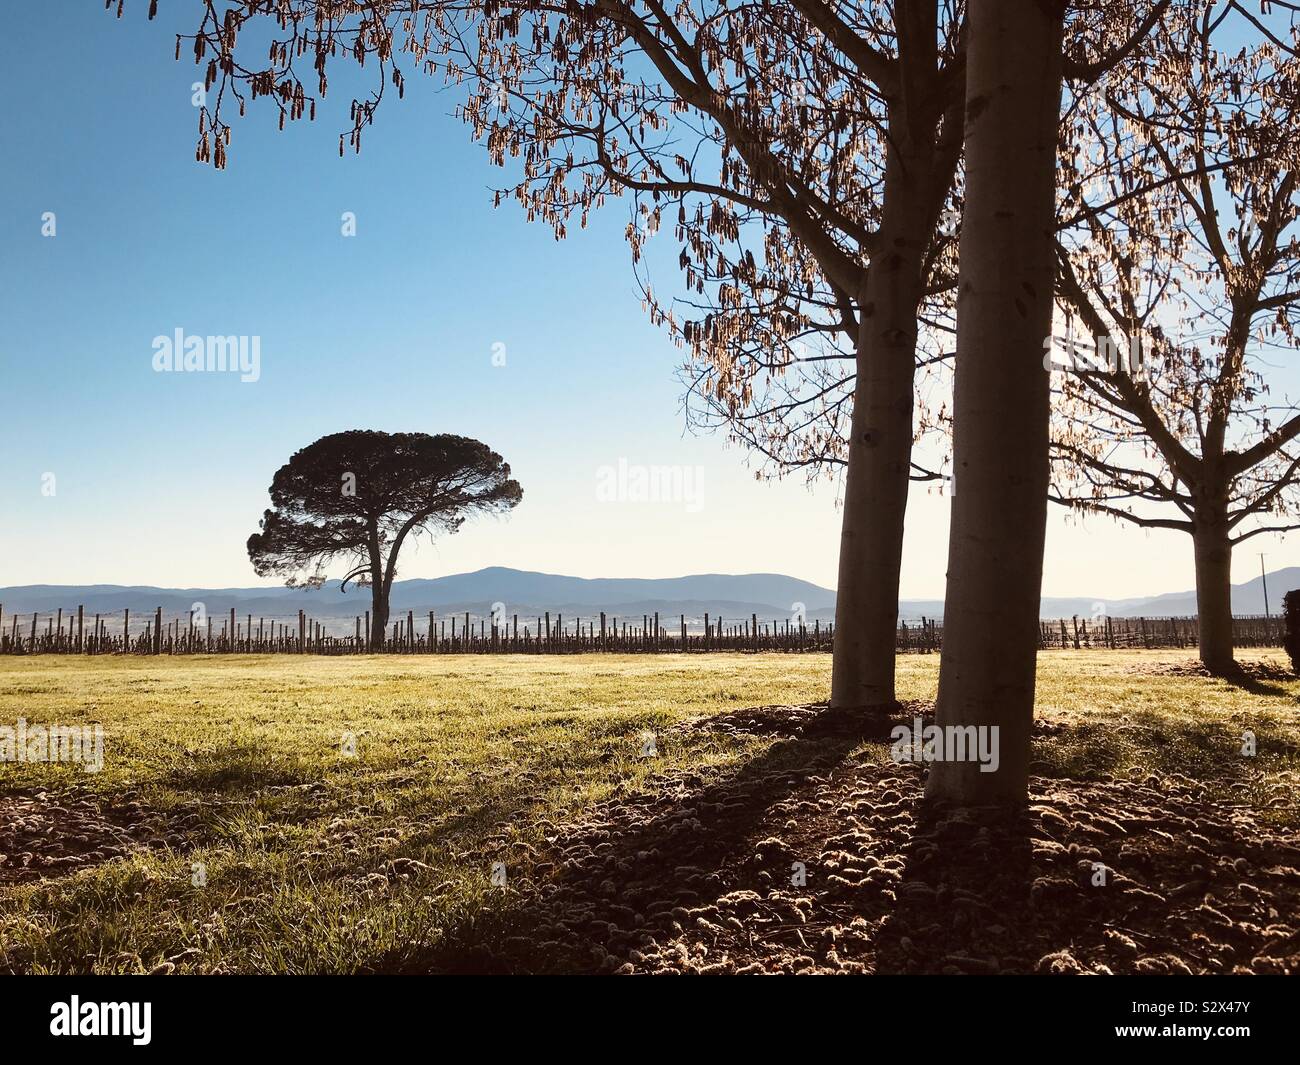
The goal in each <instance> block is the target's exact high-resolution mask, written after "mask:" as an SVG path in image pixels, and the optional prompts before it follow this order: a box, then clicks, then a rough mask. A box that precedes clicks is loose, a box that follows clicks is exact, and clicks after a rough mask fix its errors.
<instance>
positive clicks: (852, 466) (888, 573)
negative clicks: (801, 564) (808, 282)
mask: <svg viewBox="0 0 1300 1065" xmlns="http://www.w3.org/2000/svg"><path fill="white" fill-rule="evenodd" d="M887 188H888V185H887ZM886 198H888V191H887V193H886ZM896 213H897V214H898V215H899V218H898V219H897V222H896V224H893V225H888V226H882V227H881V236H882V243H883V244H884V245H885V246H886V247H887V248H889V250H888V251H887V252H885V253H884V254H881V255H878V256H876V257H875V259H874V260H873V261H872V264H871V268H870V269H869V270H868V272H867V278H866V283H865V284H864V285H863V291H862V294H861V298H860V299H859V314H860V321H859V329H858V351H857V382H856V387H855V389H854V395H853V421H852V437H851V439H850V441H849V465H848V472H847V476H846V478H845V484H844V515H843V521H842V524H841V531H840V560H839V578H838V582H837V585H836V596H835V647H834V662H833V668H832V673H831V705H832V706H838V707H850V706H851V707H870V708H874V709H892V708H893V706H894V701H895V697H894V660H895V644H896V639H897V629H898V579H899V571H900V568H901V566H902V558H903V522H904V517H905V515H906V512H907V491H908V486H909V484H910V480H909V474H910V472H911V460H912V403H913V380H914V377H915V373H916V315H917V305H918V303H919V302H920V298H921V263H920V247H919V242H920V240H921V238H922V236H923V235H924V234H923V233H922V232H920V230H921V229H923V227H924V224H925V223H924V217H923V215H922V214H921V213H919V212H917V211H915V210H899V211H897V212H896Z"/></svg>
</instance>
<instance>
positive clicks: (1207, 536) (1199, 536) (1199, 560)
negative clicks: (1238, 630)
mask: <svg viewBox="0 0 1300 1065" xmlns="http://www.w3.org/2000/svg"><path fill="white" fill-rule="evenodd" d="M1226 511H1227V507H1226V506H1216V505H1214V504H1209V505H1206V506H1198V507H1197V510H1196V517H1195V520H1194V521H1193V523H1192V544H1193V551H1194V552H1195V556H1196V617H1197V623H1198V628H1199V629H1200V637H1199V640H1198V643H1199V645H1200V653H1201V663H1202V664H1203V665H1204V666H1205V668H1206V669H1208V670H1209V671H1210V672H1211V673H1218V674H1227V673H1231V672H1233V671H1234V670H1235V669H1236V667H1237V663H1236V661H1235V660H1234V658H1233V653H1232V543H1231V541H1230V539H1229V535H1228V526H1227V522H1226V521H1225V516H1226Z"/></svg>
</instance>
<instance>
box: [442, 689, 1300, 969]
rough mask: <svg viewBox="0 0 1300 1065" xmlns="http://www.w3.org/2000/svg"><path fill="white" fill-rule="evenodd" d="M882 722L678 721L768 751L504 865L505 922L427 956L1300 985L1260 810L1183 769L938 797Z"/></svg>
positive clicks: (485, 964)
mask: <svg viewBox="0 0 1300 1065" xmlns="http://www.w3.org/2000/svg"><path fill="white" fill-rule="evenodd" d="M925 710H926V708H925V707H923V706H921V705H920V704H909V705H907V706H906V707H904V708H903V712H901V713H900V714H899V718H898V719H899V720H904V721H908V720H910V719H911V718H912V717H913V716H914V714H916V713H921V712H924V711H925ZM859 720H860V719H859ZM891 724H892V722H880V723H878V724H877V725H876V726H874V727H873V728H872V729H871V730H870V734H864V733H863V732H862V729H861V727H860V726H859V724H858V723H857V722H853V721H850V720H849V719H848V718H846V717H842V716H839V715H834V714H832V713H831V712H828V711H826V710H825V709H824V708H821V707H816V706H813V707H766V708H758V709H747V710H743V711H739V712H737V713H735V714H729V715H722V716H720V717H712V718H708V719H705V720H701V721H697V722H693V723H690V724H687V725H683V726H678V728H702V729H714V730H721V731H724V732H732V733H738V734H739V733H753V734H762V735H766V736H775V737H777V742H775V743H774V744H773V745H772V746H771V747H769V748H768V750H767V751H766V752H765V753H764V754H763V755H762V756H761V757H760V758H759V759H758V760H757V761H754V762H751V763H749V764H747V765H746V766H745V767H744V768H743V769H741V770H739V771H732V772H724V771H720V772H718V773H716V774H712V775H704V774H700V773H685V774H678V775H676V776H673V777H670V778H668V779H666V780H663V781H662V782H661V785H660V786H659V787H658V788H657V789H656V790H655V792H654V794H640V795H634V796H631V797H627V798H621V799H617V800H613V801H610V802H606V803H604V804H601V805H600V806H597V807H595V808H594V809H593V811H592V813H591V815H590V816H589V817H587V818H586V819H584V820H583V821H581V822H580V823H577V824H570V825H566V826H563V827H560V828H557V829H556V830H555V831H554V832H553V833H548V835H547V843H548V847H547V849H546V850H545V851H542V852H539V853H538V854H537V855H536V856H535V858H532V857H531V856H530V855H525V854H522V853H521V854H517V855H513V856H511V860H512V863H518V864H522V865H530V866H531V867H530V869H529V875H528V878H527V879H526V880H523V881H522V888H519V887H516V888H515V889H514V890H515V891H517V892H518V895H517V897H516V898H515V899H513V900H512V902H513V905H511V906H508V907H507V908H506V913H507V916H506V918H505V919H504V923H503V925H502V926H501V927H500V928H496V929H491V930H489V929H485V928H483V927H482V925H481V923H480V924H476V925H475V926H474V927H472V928H467V929H465V930H464V931H463V933H462V934H461V935H460V936H453V937H452V940H451V941H450V942H448V943H445V944H444V945H443V947H442V948H441V949H440V950H439V952H438V955H437V956H436V957H435V958H433V959H432V960H431V964H432V967H434V968H436V969H441V970H450V971H467V970H468V971H490V972H544V971H557V972H574V971H577V972H606V973H610V972H614V973H622V974H635V973H689V972H702V973H781V972H784V973H795V972H802V973H872V972H880V973H1036V972H1037V973H1088V972H1091V973H1283V974H1286V973H1289V974H1296V973H1300V917H1298V916H1297V915H1298V912H1300V847H1298V846H1297V841H1296V839H1295V838H1294V836H1293V834H1291V833H1289V832H1287V831H1285V830H1281V829H1278V828H1276V827H1273V826H1272V825H1271V823H1270V822H1261V820H1259V819H1258V818H1257V817H1256V814H1255V813H1254V812H1253V808H1252V807H1249V806H1247V805H1246V804H1244V803H1236V802H1232V801H1224V800H1223V799H1222V798H1221V797H1213V798H1212V797H1210V796H1209V795H1208V794H1207V790H1206V788H1205V787H1204V785H1202V784H1200V783H1197V782H1196V781H1193V780H1191V779H1190V778H1187V777H1179V776H1177V775H1173V776H1164V777H1161V778H1156V777H1154V776H1149V777H1146V778H1143V779H1124V778H1111V777H1109V776H1107V775H1105V774H1102V773H1095V774H1090V775H1089V776H1090V779H1086V780H1080V779H1052V778H1048V777H1044V776H1035V777H1034V778H1033V779H1032V781H1031V805H1030V806H1029V808H1028V810H1027V811H1025V812H1023V813H1020V814H1015V815H1008V814H1000V813H997V812H993V811H990V812H987V813H979V812H974V813H972V812H970V811H963V810H957V809H950V808H945V807H943V806H936V805H926V804H923V803H922V790H923V784H924V776H925V770H924V768H923V767H921V766H918V765H911V764H906V763H894V762H892V761H890V760H889V758H888V745H887V739H886V737H887V736H888V732H889V728H890V727H891ZM1037 727H1038V729H1039V731H1040V732H1046V733H1047V734H1049V735H1050V734H1052V731H1053V730H1054V729H1059V728H1060V726H1057V725H1052V724H1050V723H1040V724H1039V725H1038V726H1037ZM666 738H667V739H669V740H671V737H670V736H669V737H666ZM864 741H867V742H866V743H865V745H864ZM1093 778H1095V779H1093ZM1281 801H1285V800H1281ZM506 839H507V836H506V835H505V834H503V835H501V836H500V837H498V839H497V840H496V841H489V849H490V847H491V846H492V845H493V843H494V842H495V843H496V845H498V846H504V845H506ZM530 859H531V861H530ZM516 883H519V882H518V881H517V882H516ZM485 933H486V934H485Z"/></svg>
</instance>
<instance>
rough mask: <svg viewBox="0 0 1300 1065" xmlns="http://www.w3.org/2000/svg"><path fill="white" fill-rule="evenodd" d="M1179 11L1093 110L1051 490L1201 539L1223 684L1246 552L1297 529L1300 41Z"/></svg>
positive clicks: (1208, 646) (1208, 657)
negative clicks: (1279, 370) (1281, 362)
mask: <svg viewBox="0 0 1300 1065" xmlns="http://www.w3.org/2000/svg"><path fill="white" fill-rule="evenodd" d="M1179 14H1180V16H1181V17H1179V18H1177V19H1171V20H1169V21H1168V22H1167V23H1166V24H1165V25H1164V26H1163V27H1162V28H1161V30H1160V33H1159V34H1158V36H1157V37H1156V38H1155V39H1153V41H1152V47H1151V48H1150V49H1148V55H1147V57H1146V59H1145V61H1144V62H1143V63H1141V64H1140V65H1139V66H1137V67H1135V68H1134V69H1133V70H1132V71H1130V72H1129V73H1128V74H1127V75H1126V76H1125V77H1123V78H1122V79H1117V80H1116V81H1115V82H1114V83H1113V84H1112V85H1111V86H1110V87H1109V89H1108V91H1107V93H1106V94H1105V97H1104V99H1099V100H1098V101H1096V104H1097V106H1096V108H1095V110H1094V111H1093V113H1092V114H1090V115H1089V116H1088V122H1089V126H1090V130H1091V132H1092V134H1093V136H1092V141H1093V145H1094V147H1095V148H1096V150H1097V158H1096V159H1095V162H1094V165H1093V167H1092V169H1093V170H1094V171H1095V173H1094V174H1092V175H1091V176H1088V175H1083V176H1081V177H1080V180H1078V181H1077V182H1076V184H1075V185H1074V187H1073V189H1072V191H1073V193H1074V198H1075V200H1076V201H1077V202H1076V204H1075V209H1076V210H1077V212H1078V214H1079V215H1080V216H1086V218H1087V222H1086V228H1085V229H1084V231H1083V232H1082V233H1081V234H1078V235H1077V237H1076V236H1075V235H1074V234H1073V233H1067V234H1064V235H1063V242H1062V247H1061V262H1062V264H1063V269H1062V271H1061V293H1062V297H1063V302H1064V304H1065V308H1066V310H1067V312H1068V313H1069V316H1070V318H1071V319H1072V320H1071V321H1069V322H1068V323H1067V328H1068V329H1070V330H1071V331H1073V330H1074V329H1075V322H1077V323H1078V325H1079V327H1081V328H1079V330H1078V331H1079V332H1081V333H1082V339H1081V340H1080V341H1075V340H1074V339H1073V336H1072V335H1071V338H1070V340H1069V341H1068V342H1067V344H1066V345H1065V346H1066V347H1068V348H1069V349H1071V350H1065V351H1061V350H1058V352H1057V354H1056V361H1057V362H1058V363H1059V364H1060V368H1062V369H1064V370H1065V371H1066V372H1065V373H1064V374H1063V375H1062V376H1061V377H1060V378H1059V379H1058V380H1059V381H1060V391H1061V396H1062V403H1061V412H1060V418H1059V423H1060V424H1059V428H1058V431H1057V432H1056V436H1055V441H1054V446H1055V452H1056V457H1057V460H1058V461H1057V463H1056V465H1055V472H1056V477H1055V481H1054V484H1053V497H1054V498H1055V499H1057V501H1059V502H1063V503H1065V504H1066V505H1070V506H1074V507H1077V508H1079V509H1081V510H1084V511H1090V512H1094V513H1100V514H1108V515H1112V516H1115V517H1117V518H1120V519H1123V520H1125V521H1128V522H1132V523H1133V524H1135V525H1139V526H1142V527H1144V528H1155V529H1176V530H1180V531H1183V532H1186V533H1189V534H1190V535H1191V537H1192V542H1193V549H1194V550H1193V553H1194V557H1195V564H1196V597H1197V613H1198V615H1199V618H1200V657H1201V661H1202V662H1203V663H1204V664H1205V665H1206V667H1208V668H1209V669H1211V670H1213V671H1215V672H1221V673H1222V672H1227V671H1230V670H1232V669H1233V668H1234V667H1235V663H1234V661H1233V645H1232V601H1231V562H1232V550H1233V548H1234V547H1235V546H1236V545H1237V544H1239V543H1241V542H1242V541H1244V540H1246V539H1249V538H1250V537H1252V536H1257V535H1259V534H1260V533H1265V532H1278V531H1286V530H1290V529H1294V528H1296V527H1297V526H1298V525H1300V519H1298V518H1297V517H1296V510H1295V504H1296V493H1295V492H1294V489H1295V487H1296V485H1297V480H1298V479H1300V448H1298V447H1297V445H1296V438H1297V436H1300V408H1297V406H1296V405H1295V404H1294V403H1291V402H1288V401H1286V400H1282V401H1280V402H1279V401H1277V400H1274V399H1273V398H1272V397H1271V395H1270V391H1269V387H1268V384H1267V382H1266V379H1265V370H1266V368H1267V366H1268V364H1269V362H1270V361H1272V360H1275V359H1277V358H1278V357H1283V358H1285V357H1286V356H1289V355H1290V354H1291V353H1292V352H1293V350H1294V348H1295V347H1296V343H1297V336H1296V315H1297V304H1298V302H1300V244H1298V243H1297V237H1298V236H1300V227H1297V225H1296V222H1297V218H1298V217H1300V207H1298V205H1297V198H1296V180H1297V166H1298V165H1300V97H1297V85H1300V60H1298V59H1297V57H1296V54H1295V45H1296V42H1297V40H1298V39H1300V37H1298V35H1297V32H1296V30H1295V28H1294V27H1291V26H1287V27H1275V28H1274V29H1273V30H1270V31H1269V32H1267V33H1265V32H1258V30H1257V26H1259V25H1260V24H1259V23H1258V21H1257V20H1256V19H1255V18H1254V16H1253V15H1252V16H1251V19H1250V20H1249V21H1247V22H1246V23H1245V24H1244V25H1243V24H1242V21H1241V19H1240V18H1234V17H1233V16H1234V15H1237V16H1240V15H1241V14H1242V12H1241V10H1240V9H1238V8H1236V7H1235V6H1234V5H1230V4H1229V5H1223V6H1222V7H1219V8H1216V7H1209V6H1207V7H1204V8H1201V9H1199V10H1190V9H1180V11H1179ZM1243 37H1244V39H1245V44H1244V45H1243V43H1242V42H1243ZM1137 190H1143V191H1141V194H1137V195H1135V194H1134V193H1135V191H1137ZM1098 341H1100V342H1098ZM1060 347H1062V345H1060V344H1058V349H1059V348H1060Z"/></svg>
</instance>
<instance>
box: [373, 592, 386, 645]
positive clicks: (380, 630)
mask: <svg viewBox="0 0 1300 1065" xmlns="http://www.w3.org/2000/svg"><path fill="white" fill-rule="evenodd" d="M387 640H388V589H386V588H385V587H384V582H383V581H382V580H377V581H376V580H372V582H371V585H370V649H371V650H372V651H378V650H379V649H380V648H381V647H383V646H384V644H385V643H386V642H387Z"/></svg>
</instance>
